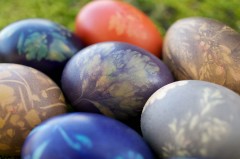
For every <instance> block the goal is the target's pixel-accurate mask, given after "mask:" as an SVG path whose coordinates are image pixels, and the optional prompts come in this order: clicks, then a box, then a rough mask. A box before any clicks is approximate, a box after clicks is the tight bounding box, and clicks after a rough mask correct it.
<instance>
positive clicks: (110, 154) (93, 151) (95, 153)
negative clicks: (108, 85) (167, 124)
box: [22, 113, 153, 159]
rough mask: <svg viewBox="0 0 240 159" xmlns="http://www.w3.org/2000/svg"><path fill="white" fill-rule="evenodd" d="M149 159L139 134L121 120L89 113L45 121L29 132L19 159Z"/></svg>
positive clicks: (146, 148)
mask: <svg viewBox="0 0 240 159" xmlns="http://www.w3.org/2000/svg"><path fill="white" fill-rule="evenodd" d="M36 156H37V157H38V159H65V158H72V159H77V158H82V159H153V155H152V152H151V150H150V149H149V147H148V145H147V144H146V143H145V142H144V140H143V139H142V137H141V136H140V135H139V134H138V133H136V132H135V131H134V130H132V129H131V128H129V127H128V126H126V125H124V124H123V123H121V122H119V121H117V120H114V119H112V118H109V117H106V116H103V115H99V114H91V113H72V114H67V115H61V116H57V117H54V118H51V119H49V120H47V121H46V122H44V123H42V124H41V125H39V126H38V127H36V128H35V129H33V131H32V132H31V133H30V134H29V136H28V137H27V139H26V141H25V143H24V146H23V150H22V159H35V158H36Z"/></svg>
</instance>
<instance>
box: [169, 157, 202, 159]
mask: <svg viewBox="0 0 240 159" xmlns="http://www.w3.org/2000/svg"><path fill="white" fill-rule="evenodd" d="M169 159H206V158H198V157H172V158H169Z"/></svg>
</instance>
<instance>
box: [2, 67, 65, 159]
mask: <svg viewBox="0 0 240 159" xmlns="http://www.w3.org/2000/svg"><path fill="white" fill-rule="evenodd" d="M66 112H67V107H66V103H65V99H64V97H63V93H62V92H61V90H60V88H59V87H58V86H57V85H56V84H55V83H54V82H53V81H52V80H51V79H50V78H49V77H48V76H46V75H45V74H43V73H42V72H40V71H38V70H36V69H33V68H31V67H27V66H23V65H19V64H3V63H0V156H8V157H9V156H10V157H9V158H11V156H20V151H21V148H22V145H23V142H24V140H25V138H26V137H27V135H28V134H29V132H30V131H31V130H32V129H33V128H34V127H35V126H37V125H38V124H40V123H41V122H42V121H44V120H46V119H48V118H50V117H53V116H56V115H59V114H63V113H66ZM8 157H6V158H8ZM3 158H4V157H3Z"/></svg>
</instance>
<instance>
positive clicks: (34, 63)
mask: <svg viewBox="0 0 240 159" xmlns="http://www.w3.org/2000/svg"><path fill="white" fill-rule="evenodd" d="M83 47H84V45H83V43H82V41H81V40H80V39H79V38H77V37H76V36H75V35H74V34H73V33H72V32H70V31H69V30H67V29H66V28H64V27H63V26H61V25H59V24H57V23H54V22H52V21H49V20H46V19H24V20H21V21H17V22H15V23H12V24H10V25H8V26H6V27H5V28H4V29H3V30H1V32H0V63H17V64H23V65H27V66H30V67H33V68H36V69H38V70H40V71H42V72H44V73H45V74H47V75H48V76H50V77H51V78H52V79H54V80H55V81H56V82H59V81H60V78H61V73H62V70H63V68H64V66H65V64H66V62H67V61H68V60H69V59H70V58H71V57H72V56H73V55H74V54H75V53H76V52H78V51H79V50H80V49H82V48H83Z"/></svg>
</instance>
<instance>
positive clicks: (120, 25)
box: [75, 0, 162, 57]
mask: <svg viewBox="0 0 240 159" xmlns="http://www.w3.org/2000/svg"><path fill="white" fill-rule="evenodd" d="M75 23H76V24H75V32H76V34H77V35H78V36H79V37H80V38H81V39H82V40H83V41H84V42H85V43H86V44H88V45H91V44H95V43H98V42H105V41H122V42H127V43H130V44H133V45H136V46H139V47H141V48H143V49H145V50H148V51H149V52H151V53H152V54H154V55H156V56H158V57H161V54H162V36H161V34H160V31H159V30H158V28H157V27H156V25H155V24H154V23H153V21H151V19H150V18H149V17H148V16H147V15H146V14H145V13H143V12H142V11H140V10H139V9H137V8H136V7H134V6H132V5H131V4H128V3H126V2H124V1H117V0H111V1H109V0H101V1H91V2H89V3H88V4H86V5H85V6H84V7H83V8H81V9H80V11H79V13H78V15H77V17H76V22H75Z"/></svg>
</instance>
